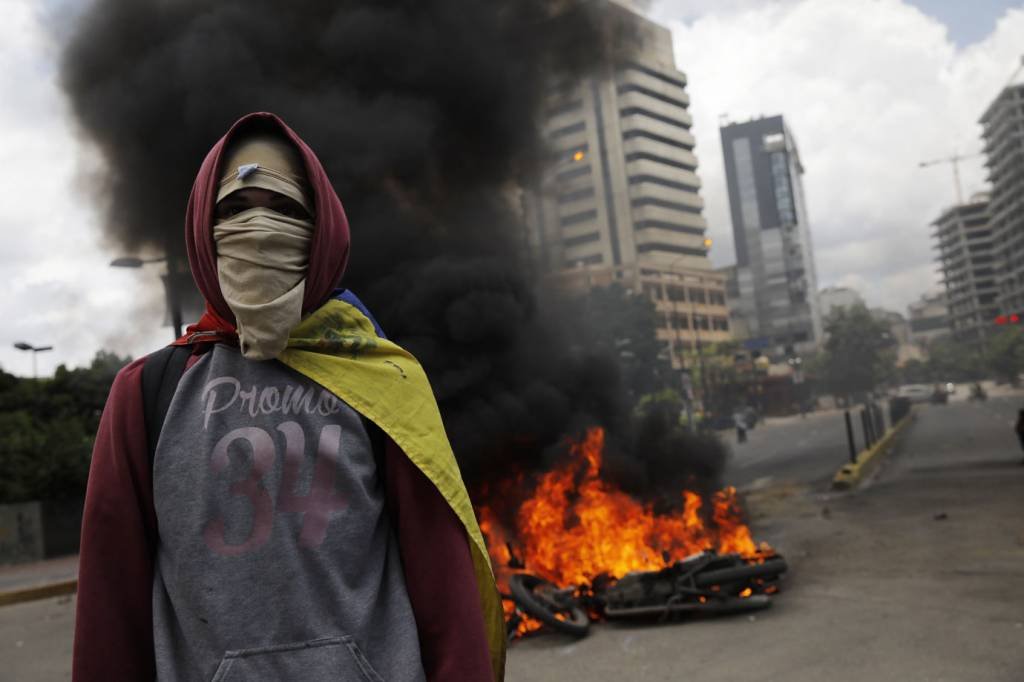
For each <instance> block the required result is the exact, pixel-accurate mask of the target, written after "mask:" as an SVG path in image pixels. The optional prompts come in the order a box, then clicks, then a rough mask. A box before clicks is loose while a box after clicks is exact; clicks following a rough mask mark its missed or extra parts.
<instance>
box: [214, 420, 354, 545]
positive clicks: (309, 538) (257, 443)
mask: <svg viewBox="0 0 1024 682" xmlns="http://www.w3.org/2000/svg"><path fill="white" fill-rule="evenodd" d="M277 430H278V431H280V432H281V433H282V434H283V435H284V442H285V451H284V470H283V472H282V476H281V485H280V488H279V490H278V492H277V501H276V505H275V501H274V499H273V498H271V496H270V493H269V492H268V491H267V488H266V486H265V485H264V482H263V477H264V476H266V474H267V473H268V472H269V471H270V470H271V469H272V468H273V466H274V460H275V459H276V457H277V447H276V445H275V443H274V438H273V436H271V435H270V434H269V433H267V431H265V430H264V429H261V428H259V427H256V426H246V427H242V428H238V429H234V430H233V431H231V432H229V433H228V434H226V435H225V436H224V437H223V438H221V439H220V440H219V441H218V442H217V445H215V446H214V448H213V454H212V455H211V457H210V468H211V469H212V470H213V472H214V473H215V474H220V473H223V472H224V471H225V470H226V469H227V468H228V465H229V464H230V457H229V456H228V448H230V447H231V446H232V445H233V444H235V443H247V444H248V446H249V450H250V452H251V453H252V462H251V466H250V467H249V475H248V476H246V477H245V478H243V479H241V480H238V481H235V482H233V483H232V484H231V487H230V488H229V489H228V492H229V493H230V494H231V495H232V496H234V497H244V498H247V500H248V503H249V505H250V507H251V509H252V528H251V530H250V531H249V537H248V538H246V540H245V541H244V542H242V543H240V544H228V542H227V539H226V537H225V525H226V521H225V519H224V518H223V517H219V518H216V519H213V520H211V521H209V522H208V523H207V524H206V527H205V528H203V540H204V541H205V542H206V546H207V547H209V548H210V549H211V550H212V551H214V552H216V553H217V554H220V555H222V556H237V555H239V554H245V553H246V552H251V551H253V550H254V549H256V548H258V547H260V546H261V545H263V544H264V543H265V542H266V541H267V540H268V539H269V538H270V533H271V531H272V530H273V527H274V512H275V510H276V511H282V512H295V513H301V514H302V531H301V532H300V534H299V544H300V545H301V546H303V547H309V548H312V549H316V548H318V547H320V545H321V544H323V541H324V538H325V537H326V535H327V525H328V524H329V523H330V520H331V514H332V513H334V512H336V511H340V510H341V509H344V508H345V506H346V503H345V499H344V498H343V497H342V496H341V495H340V494H339V493H338V491H336V490H335V489H334V485H335V479H336V478H337V474H338V460H339V457H340V451H341V427H340V426H338V425H336V424H329V425H327V426H325V427H323V430H322V431H321V432H320V443H319V444H318V446H317V453H316V461H315V462H314V464H313V480H312V482H311V483H310V485H309V492H308V493H306V494H305V495H300V494H298V493H297V492H296V488H297V487H298V483H299V474H300V472H301V470H302V463H303V459H304V456H305V452H306V436H305V434H304V433H303V431H302V426H300V425H299V423H298V422H294V421H290V422H285V423H283V424H280V425H279V426H278V427H277Z"/></svg>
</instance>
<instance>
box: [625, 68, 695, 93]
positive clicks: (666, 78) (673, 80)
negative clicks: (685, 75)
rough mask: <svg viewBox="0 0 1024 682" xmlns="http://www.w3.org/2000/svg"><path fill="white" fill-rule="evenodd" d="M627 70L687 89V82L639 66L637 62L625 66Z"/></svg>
mask: <svg viewBox="0 0 1024 682" xmlns="http://www.w3.org/2000/svg"><path fill="white" fill-rule="evenodd" d="M625 68H627V69H632V70H633V71H639V72H640V73H644V74H647V75H648V76H650V77H652V78H657V79H658V80H660V81H664V82H665V83H668V84H669V85H675V86H677V87H680V88H685V87H686V81H684V80H681V79H679V78H676V77H675V76H670V75H668V74H665V73H662V72H660V71H655V70H654V69H651V68H648V67H646V66H644V65H642V64H637V63H636V62H627V63H626V64H625Z"/></svg>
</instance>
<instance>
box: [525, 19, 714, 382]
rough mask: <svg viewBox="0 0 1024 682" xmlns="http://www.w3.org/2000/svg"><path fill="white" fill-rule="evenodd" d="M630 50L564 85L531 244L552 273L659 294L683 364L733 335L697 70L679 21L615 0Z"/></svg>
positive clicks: (556, 93) (549, 125)
mask: <svg viewBox="0 0 1024 682" xmlns="http://www.w3.org/2000/svg"><path fill="white" fill-rule="evenodd" d="M595 4H597V5H598V6H599V7H600V9H601V12H602V16H603V17H604V19H605V20H606V21H607V22H608V23H609V25H611V24H614V25H615V26H617V27H619V28H618V30H620V31H621V30H622V28H623V27H625V29H626V32H627V33H628V34H629V35H630V36H631V40H630V44H631V48H632V49H631V50H630V51H629V52H628V56H622V57H619V58H616V59H614V60H612V61H611V62H610V63H608V64H607V65H605V66H604V67H602V68H601V69H600V70H599V71H598V72H596V73H594V74H592V75H591V76H590V77H588V78H585V79H583V80H582V81H580V82H577V83H571V84H568V85H566V84H561V86H560V87H558V88H554V89H553V92H552V95H551V97H550V102H549V106H548V109H547V111H546V114H545V119H544V130H545V134H546V138H547V140H548V142H549V146H550V149H551V153H552V154H553V158H554V161H553V163H552V164H550V167H549V168H548V169H547V170H546V171H545V173H544V174H543V176H542V177H541V178H540V179H539V180H538V182H537V184H536V186H534V187H531V188H528V190H530V191H528V192H527V193H526V196H525V197H524V210H525V213H526V218H527V225H528V234H527V241H528V245H529V247H530V251H531V252H532V254H533V257H534V260H535V262H537V263H538V264H539V266H540V269H541V271H542V274H543V275H544V276H545V277H546V279H547V281H549V282H552V283H554V284H556V285H558V286H561V287H562V288H565V289H569V290H578V291H582V290H586V289H588V288H590V287H595V286H604V285H608V284H611V283H613V282H619V283H620V284H622V285H623V286H625V287H627V288H629V289H632V290H633V291H636V292H644V293H646V294H647V295H649V296H650V297H651V299H652V300H653V301H654V302H655V305H656V307H657V309H658V312H659V320H660V323H659V328H658V332H657V333H658V337H659V339H661V340H662V341H663V342H664V343H665V345H666V347H668V348H671V349H672V350H673V352H672V353H671V357H672V362H673V365H674V366H675V367H677V368H678V367H681V366H682V364H683V357H682V355H683V353H685V352H687V351H692V350H695V349H696V348H698V346H706V345H707V344H709V343H713V342H718V341H724V340H727V339H729V338H730V333H729V319H728V309H727V308H726V303H725V288H724V281H723V278H722V276H721V275H720V274H718V273H716V272H715V271H714V270H712V269H711V264H710V261H709V260H708V257H707V252H708V248H709V246H710V242H709V241H708V240H706V237H705V230H706V228H707V223H706V222H705V220H704V217H703V215H702V209H703V206H704V202H703V201H702V200H701V198H700V195H699V189H700V179H699V178H698V176H697V157H696V156H695V154H694V147H695V140H694V137H693V134H692V133H691V132H690V127H691V125H692V118H691V116H690V112H689V106H690V97H689V94H688V93H687V91H686V75H685V74H683V73H682V72H681V71H679V70H678V69H677V68H676V66H675V60H674V57H673V52H672V38H671V34H670V33H669V31H668V29H666V28H664V27H662V26H659V25H658V24H655V23H653V22H651V21H649V20H648V19H646V18H644V17H642V16H640V15H639V14H636V13H635V12H633V11H631V10H629V9H628V8H626V7H625V6H623V5H620V4H618V3H615V2H610V1H607V0H604V1H601V2H598V3H595Z"/></svg>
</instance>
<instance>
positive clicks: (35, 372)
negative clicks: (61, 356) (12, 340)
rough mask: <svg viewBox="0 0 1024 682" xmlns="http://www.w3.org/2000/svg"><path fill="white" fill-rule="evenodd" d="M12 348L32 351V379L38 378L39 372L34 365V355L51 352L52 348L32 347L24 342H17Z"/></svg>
mask: <svg viewBox="0 0 1024 682" xmlns="http://www.w3.org/2000/svg"><path fill="white" fill-rule="evenodd" d="M14 347H15V348H17V349H18V350H30V351H32V378H33V379H38V378H39V370H38V368H37V365H36V353H42V352H44V351H48V350H53V346H33V345H32V344H31V343H25V342H24V341H18V342H17V343H16V344H14Z"/></svg>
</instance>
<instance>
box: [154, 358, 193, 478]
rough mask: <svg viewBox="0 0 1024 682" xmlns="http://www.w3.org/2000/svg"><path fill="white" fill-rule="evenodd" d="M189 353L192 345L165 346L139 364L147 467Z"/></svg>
mask: <svg viewBox="0 0 1024 682" xmlns="http://www.w3.org/2000/svg"><path fill="white" fill-rule="evenodd" d="M190 355H192V346H167V347H166V348H161V349H160V350H158V351H157V352H155V353H152V354H151V355H149V357H147V358H146V361H145V362H144V363H143V364H142V409H143V414H144V415H145V419H146V439H147V446H148V448H149V466H150V468H152V466H153V459H154V457H155V456H156V444H157V441H159V440H160V431H161V430H163V427H164V420H165V419H166V418H167V410H168V408H170V406H171V399H172V398H174V392H175V391H176V390H177V388H178V381H179V380H180V379H181V375H182V374H183V373H184V372H185V364H186V363H187V362H188V358H189V356H190Z"/></svg>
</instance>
